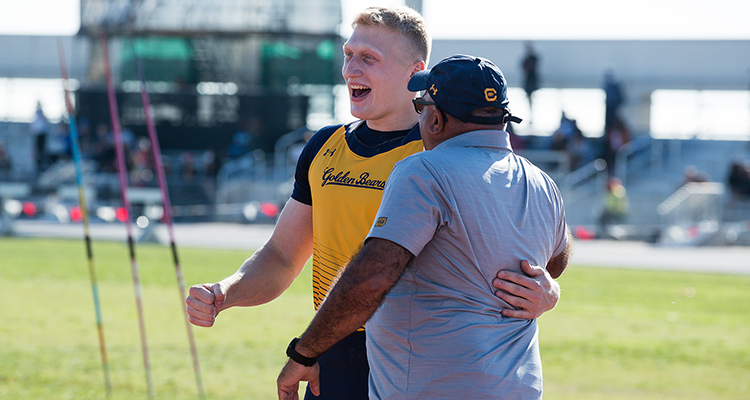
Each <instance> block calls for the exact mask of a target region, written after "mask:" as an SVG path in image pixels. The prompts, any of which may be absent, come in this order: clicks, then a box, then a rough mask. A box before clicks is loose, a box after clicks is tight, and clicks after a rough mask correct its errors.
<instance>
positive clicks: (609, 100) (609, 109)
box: [604, 69, 625, 132]
mask: <svg viewBox="0 0 750 400" xmlns="http://www.w3.org/2000/svg"><path fill="white" fill-rule="evenodd" d="M604 95H605V96H606V99H605V112H604V132H607V131H608V130H609V129H610V128H612V126H613V125H614V124H615V118H616V117H617V111H618V110H619V109H620V106H622V104H623V103H625V92H624V91H623V89H622V85H621V84H620V82H619V81H618V79H617V77H616V76H615V71H614V70H613V69H608V70H607V72H605V74H604Z"/></svg>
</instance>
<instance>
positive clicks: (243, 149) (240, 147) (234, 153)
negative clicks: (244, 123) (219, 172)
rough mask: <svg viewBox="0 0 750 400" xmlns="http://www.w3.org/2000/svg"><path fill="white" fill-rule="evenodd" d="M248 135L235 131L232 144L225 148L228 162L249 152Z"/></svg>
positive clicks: (249, 140)
mask: <svg viewBox="0 0 750 400" xmlns="http://www.w3.org/2000/svg"><path fill="white" fill-rule="evenodd" d="M251 142H252V140H251V139H250V134H249V133H247V132H245V131H237V132H235V133H234V135H232V142H231V143H229V147H228V148H227V155H228V156H229V159H230V160H234V159H235V158H240V157H242V156H244V155H245V154H247V153H248V152H249V151H250V143H251Z"/></svg>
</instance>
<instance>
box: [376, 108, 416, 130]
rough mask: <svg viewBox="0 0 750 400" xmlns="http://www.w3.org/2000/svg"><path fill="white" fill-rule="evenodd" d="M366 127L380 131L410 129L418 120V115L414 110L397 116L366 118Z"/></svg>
mask: <svg viewBox="0 0 750 400" xmlns="http://www.w3.org/2000/svg"><path fill="white" fill-rule="evenodd" d="M365 122H366V123H367V127H368V128H370V129H372V130H376V131H381V132H392V131H403V130H406V129H411V128H412V127H413V126H414V125H416V124H417V123H418V122H419V117H418V116H417V114H416V113H415V112H413V111H412V112H410V113H408V114H402V115H397V116H389V117H386V118H380V119H376V120H366V121H365Z"/></svg>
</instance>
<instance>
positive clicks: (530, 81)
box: [521, 42, 539, 123]
mask: <svg viewBox="0 0 750 400" xmlns="http://www.w3.org/2000/svg"><path fill="white" fill-rule="evenodd" d="M538 65H539V56H537V55H536V52H535V51H534V47H533V46H532V44H531V42H526V55H525V56H524V58H523V61H521V68H522V69H523V74H524V80H523V89H524V90H525V91H526V96H527V97H528V98H529V110H531V108H532V107H531V95H532V93H534V92H535V91H536V90H537V89H539V74H538V71H537V70H538ZM529 123H531V119H529Z"/></svg>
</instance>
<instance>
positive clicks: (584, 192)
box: [560, 158, 607, 205]
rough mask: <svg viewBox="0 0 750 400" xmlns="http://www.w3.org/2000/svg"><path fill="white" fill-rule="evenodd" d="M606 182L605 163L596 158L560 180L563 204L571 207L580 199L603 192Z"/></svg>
mask: <svg viewBox="0 0 750 400" xmlns="http://www.w3.org/2000/svg"><path fill="white" fill-rule="evenodd" d="M606 182H607V162H606V161H604V159H601V158H597V159H596V160H594V161H591V162H590V163H588V164H586V165H584V166H583V167H581V168H578V169H577V170H575V171H573V172H571V173H569V174H567V175H565V176H564V177H563V178H562V179H561V180H560V189H561V190H562V191H563V193H564V194H565V202H566V204H567V205H571V204H573V203H575V202H577V201H578V200H580V199H583V198H587V197H590V196H593V195H596V194H597V193H599V192H600V191H602V190H604V187H605V184H606Z"/></svg>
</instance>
